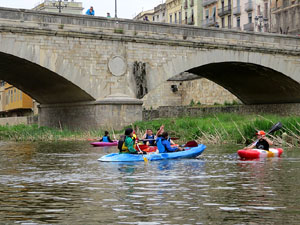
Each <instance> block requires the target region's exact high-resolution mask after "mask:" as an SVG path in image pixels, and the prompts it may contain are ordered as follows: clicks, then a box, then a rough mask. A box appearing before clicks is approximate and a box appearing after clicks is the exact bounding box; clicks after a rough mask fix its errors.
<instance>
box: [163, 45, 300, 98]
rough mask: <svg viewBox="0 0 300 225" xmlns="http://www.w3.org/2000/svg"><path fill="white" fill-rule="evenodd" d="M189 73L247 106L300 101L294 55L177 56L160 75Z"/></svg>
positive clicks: (212, 53)
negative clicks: (219, 88) (211, 83)
mask: <svg viewBox="0 0 300 225" xmlns="http://www.w3.org/2000/svg"><path fill="white" fill-rule="evenodd" d="M183 72H189V73H193V74H196V75H198V76H201V77H204V78H207V79H209V80H211V81H213V82H215V83H217V84H219V85H220V86H222V87H224V88H225V89H227V90H228V91H230V92H231V93H232V94H234V95H235V96H237V97H238V98H239V99H240V100H241V101H242V102H243V103H245V104H267V103H268V104H270V103H273V104H277V103H299V102H300V63H299V62H298V63H297V61H295V58H292V57H291V56H283V55H276V54H266V53H260V52H248V51H235V50H228V49H226V50H222V49H218V50H217V49H216V50H209V49H208V50H200V51H197V52H196V53H194V54H190V55H188V56H186V57H182V56H181V57H176V58H174V59H172V60H171V61H170V62H168V63H167V64H166V65H165V66H163V67H160V68H159V69H158V71H157V73H158V74H164V75H165V76H164V79H165V80H172V78H173V77H174V75H177V76H176V77H177V78H178V77H179V76H180V74H183Z"/></svg>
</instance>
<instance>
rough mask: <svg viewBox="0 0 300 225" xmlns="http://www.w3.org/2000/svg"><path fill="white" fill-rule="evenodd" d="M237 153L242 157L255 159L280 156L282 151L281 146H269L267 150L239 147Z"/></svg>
mask: <svg viewBox="0 0 300 225" xmlns="http://www.w3.org/2000/svg"><path fill="white" fill-rule="evenodd" d="M237 153H238V155H239V156H240V157H241V158H242V159H257V158H268V157H280V156H281V154H282V153H283V150H282V149H281V148H270V149H269V151H266V150H261V149H241V150H238V152H237Z"/></svg>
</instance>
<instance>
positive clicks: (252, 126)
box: [0, 114, 300, 147]
mask: <svg viewBox="0 0 300 225" xmlns="http://www.w3.org/2000/svg"><path fill="white" fill-rule="evenodd" d="M278 121H280V122H281V123H282V125H283V128H282V129H280V130H278V131H276V132H275V133H273V134H272V137H271V138H272V139H273V140H274V142H275V144H276V145H278V146H283V147H299V141H298V140H300V117H298V116H286V117H282V116H275V115H238V114H217V115H210V116H204V117H183V118H167V119H157V120H152V121H140V122H136V123H134V124H133V125H132V126H134V128H135V130H136V133H137V134H138V137H139V138H141V137H142V135H143V134H144V133H145V130H146V129H148V128H150V129H152V130H153V133H154V134H155V133H156V131H157V129H159V127H160V126H161V125H162V124H164V125H165V131H168V132H169V134H170V136H171V137H178V138H180V139H179V140H178V141H176V142H177V143H179V144H183V143H186V142H187V141H190V140H196V141H197V142H198V143H203V144H244V145H248V144H249V143H252V142H253V141H254V140H255V139H256V136H255V133H256V131H257V130H265V131H266V132H267V131H269V129H270V128H271V127H272V126H273V125H274V124H275V123H277V122H278ZM130 127H131V126H130ZM125 128H126V127H125ZM125 128H124V127H120V129H119V130H118V131H117V130H110V129H108V131H109V132H110V137H111V138H112V139H114V138H115V137H116V138H117V139H118V138H119V135H120V134H124V129H125ZM103 134H104V129H99V130H91V131H70V130H66V129H63V130H60V129H54V128H48V127H38V125H16V126H0V140H10V141H59V140H90V141H93V140H97V139H98V138H100V137H102V136H103ZM113 134H115V137H114V135H113Z"/></svg>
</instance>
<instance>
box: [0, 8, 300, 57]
mask: <svg viewBox="0 0 300 225" xmlns="http://www.w3.org/2000/svg"><path fill="white" fill-rule="evenodd" d="M0 20H1V29H4V30H5V29H11V31H13V32H18V28H24V29H19V32H25V33H26V32H27V33H28V32H29V33H30V32H38V33H39V34H40V35H54V36H72V37H78V38H91V39H94V40H115V41H127V42H137V43H147V44H151V43H152V44H160V45H164V44H165V45H170V46H172V45H175V46H185V47H193V48H201V47H205V48H207V49H211V48H225V49H236V50H243V49H247V50H249V49H255V51H263V52H266V51H268V50H269V51H274V50H276V51H278V52H282V53H284V52H285V51H289V50H293V51H295V50H300V47H299V46H300V38H296V37H295V36H282V35H279V34H270V33H254V32H245V31H235V30H227V29H218V28H200V27H195V26H188V25H176V24H165V23H157V22H156V23H150V22H144V21H137V20H128V19H119V18H118V19H115V18H112V19H111V18H109V19H108V18H104V17H90V16H85V15H84V16H79V15H71V14H57V13H49V12H37V11H32V10H23V9H10V8H1V7H0ZM289 54H293V53H291V52H289ZM294 54H299V52H298V51H295V52H294Z"/></svg>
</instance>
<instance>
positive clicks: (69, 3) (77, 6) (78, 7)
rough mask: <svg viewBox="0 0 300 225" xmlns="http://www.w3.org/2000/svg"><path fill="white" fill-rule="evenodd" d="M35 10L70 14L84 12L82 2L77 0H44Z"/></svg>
mask: <svg viewBox="0 0 300 225" xmlns="http://www.w3.org/2000/svg"><path fill="white" fill-rule="evenodd" d="M33 10H37V11H45V12H59V10H61V12H62V13H70V14H78V15H80V14H82V10H83V7H82V2H76V1H74V0H63V1H61V2H59V1H58V0H43V1H42V2H40V3H38V4H37V5H36V6H35V7H34V8H33Z"/></svg>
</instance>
